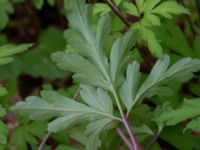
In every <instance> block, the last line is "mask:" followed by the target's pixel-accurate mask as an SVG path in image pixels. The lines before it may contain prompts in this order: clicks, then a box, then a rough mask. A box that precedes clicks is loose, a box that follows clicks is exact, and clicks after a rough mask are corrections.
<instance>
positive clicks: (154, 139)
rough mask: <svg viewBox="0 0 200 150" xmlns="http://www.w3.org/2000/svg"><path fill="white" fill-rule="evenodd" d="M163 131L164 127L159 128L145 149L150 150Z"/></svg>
mask: <svg viewBox="0 0 200 150" xmlns="http://www.w3.org/2000/svg"><path fill="white" fill-rule="evenodd" d="M161 131H162V128H161V129H159V130H158V132H157V133H156V134H155V136H154V137H153V138H152V140H151V141H150V142H149V143H148V144H147V146H146V147H145V149H144V150H150V149H151V147H152V146H153V144H154V143H155V142H156V141H157V139H158V138H159V136H160V133H161Z"/></svg>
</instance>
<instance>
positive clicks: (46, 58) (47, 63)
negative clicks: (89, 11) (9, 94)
mask: <svg viewBox="0 0 200 150" xmlns="http://www.w3.org/2000/svg"><path fill="white" fill-rule="evenodd" d="M49 37H51V38H49ZM52 41H54V42H52ZM65 46H66V42H65V39H64V38H63V33H62V31H59V30H58V29H56V28H52V27H50V28H47V29H45V30H44V31H42V32H41V33H40V35H39V39H38V44H37V46H36V47H34V48H33V49H32V50H30V51H28V52H26V53H23V54H21V55H20V56H17V57H16V58H15V61H13V62H11V63H9V64H7V65H4V66H0V74H1V76H0V79H1V80H11V79H12V80H15V79H16V78H17V77H18V76H19V75H20V74H27V75H30V76H32V77H35V78H37V77H41V76H42V77H45V78H49V79H55V78H62V77H67V76H68V75H70V74H69V72H66V71H63V70H61V69H59V68H58V67H57V66H56V64H55V63H54V62H53V61H52V60H51V58H50V55H51V53H53V52H55V51H57V50H64V49H65ZM30 66H31V69H30Z"/></svg>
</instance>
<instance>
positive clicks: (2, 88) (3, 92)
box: [0, 85, 7, 96]
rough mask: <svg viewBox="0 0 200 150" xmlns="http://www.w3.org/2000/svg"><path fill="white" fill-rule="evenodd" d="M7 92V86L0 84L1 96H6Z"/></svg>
mask: <svg viewBox="0 0 200 150" xmlns="http://www.w3.org/2000/svg"><path fill="white" fill-rule="evenodd" d="M6 94H7V90H6V88H4V87H1V85H0V96H4V95H6Z"/></svg>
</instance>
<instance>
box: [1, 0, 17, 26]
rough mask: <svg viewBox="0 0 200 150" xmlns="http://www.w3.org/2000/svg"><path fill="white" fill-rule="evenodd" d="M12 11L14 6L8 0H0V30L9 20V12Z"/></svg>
mask: <svg viewBox="0 0 200 150" xmlns="http://www.w3.org/2000/svg"><path fill="white" fill-rule="evenodd" d="M13 12H14V8H13V6H12V3H11V2H10V1H6V0H1V1H0V20H1V21H0V30H2V29H4V28H5V27H6V25H7V23H8V22H9V14H11V13H13Z"/></svg>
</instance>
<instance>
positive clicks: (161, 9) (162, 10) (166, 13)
mask: <svg viewBox="0 0 200 150" xmlns="http://www.w3.org/2000/svg"><path fill="white" fill-rule="evenodd" d="M169 8H170V9H169ZM152 13H155V14H158V15H161V16H163V17H166V18H171V17H172V14H176V15H179V14H189V11H188V10H187V9H186V8H184V7H183V6H181V5H179V4H178V3H177V2H175V1H166V2H163V3H161V4H160V5H158V6H157V7H156V8H155V9H154V10H153V11H152Z"/></svg>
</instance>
